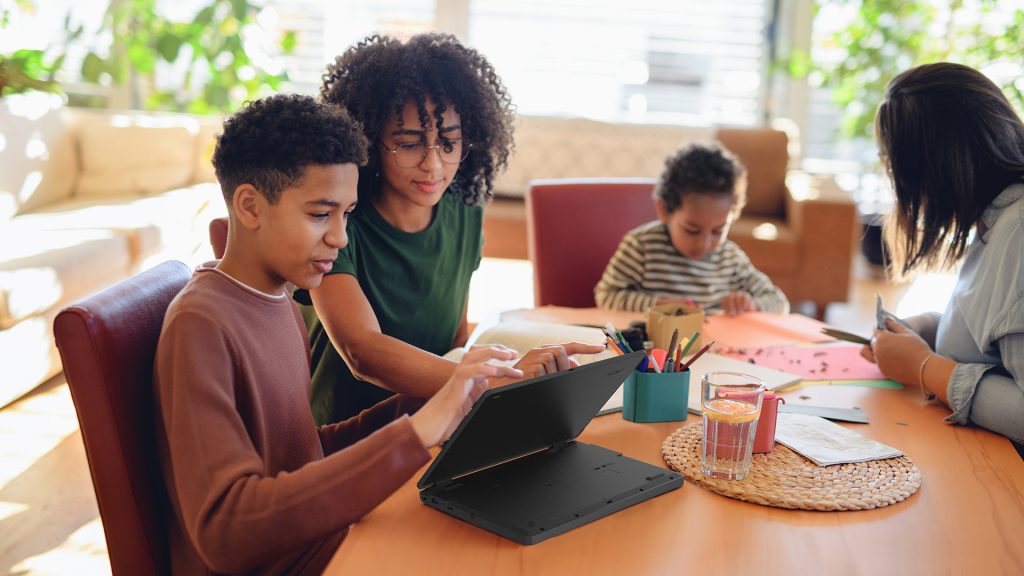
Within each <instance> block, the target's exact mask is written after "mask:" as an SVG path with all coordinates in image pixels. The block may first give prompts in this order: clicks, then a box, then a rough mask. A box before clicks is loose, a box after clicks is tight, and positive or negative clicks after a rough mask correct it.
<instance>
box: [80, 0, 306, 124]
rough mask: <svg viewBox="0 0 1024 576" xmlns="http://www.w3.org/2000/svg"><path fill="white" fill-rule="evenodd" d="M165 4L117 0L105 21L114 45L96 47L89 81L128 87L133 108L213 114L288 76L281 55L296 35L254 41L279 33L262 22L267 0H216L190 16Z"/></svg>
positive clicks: (86, 70) (87, 67)
mask: <svg viewBox="0 0 1024 576" xmlns="http://www.w3.org/2000/svg"><path fill="white" fill-rule="evenodd" d="M157 4H158V2H157V0H111V2H110V6H109V8H108V9H107V12H106V15H105V16H104V20H103V31H105V32H108V33H109V35H104V36H103V37H106V38H108V39H112V40H111V43H110V44H109V45H103V46H98V45H96V46H90V47H89V51H88V54H87V55H86V56H85V58H84V60H83V62H82V68H81V75H82V79H83V80H85V81H86V82H88V83H93V84H97V85H101V86H121V87H127V89H128V90H129V91H130V94H131V102H130V106H131V107H132V108H142V109H148V110H168V111H177V112H191V113H198V114H208V113H218V112H219V113H224V112H230V111H233V110H234V109H235V108H237V106H238V105H239V104H240V103H241V102H243V101H245V100H252V99H255V98H257V97H259V96H260V95H261V92H263V91H265V90H270V91H276V90H278V89H279V88H280V86H281V83H282V82H284V81H286V80H287V79H288V76H287V74H286V73H285V72H284V70H283V66H278V64H279V61H278V60H277V59H276V57H277V56H279V55H280V54H289V53H291V51H292V50H293V49H294V47H295V41H296V36H295V33H294V32H285V33H282V34H280V35H278V36H277V37H276V38H262V40H263V41H262V42H260V41H253V40H254V36H256V35H260V34H262V35H263V36H268V35H271V34H274V33H275V31H272V30H267V29H266V28H265V27H264V26H262V25H261V24H260V23H259V15H260V13H261V11H262V10H264V9H265V6H264V5H263V4H261V3H259V2H255V1H250V0H208V2H207V3H206V4H205V5H203V6H201V7H200V8H199V10H198V11H197V12H196V14H195V16H194V17H193V18H192V19H191V20H189V21H179V20H175V19H172V18H169V17H167V16H164V15H163V14H162V13H161V12H160V11H158V10H157ZM256 40H260V39H256ZM271 52H277V54H274V53H271ZM172 68H173V69H174V70H172ZM182 71H183V72H182ZM162 75H164V76H173V81H171V82H167V81H161V80H166V78H162Z"/></svg>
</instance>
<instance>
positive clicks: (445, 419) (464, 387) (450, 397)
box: [411, 346, 523, 448]
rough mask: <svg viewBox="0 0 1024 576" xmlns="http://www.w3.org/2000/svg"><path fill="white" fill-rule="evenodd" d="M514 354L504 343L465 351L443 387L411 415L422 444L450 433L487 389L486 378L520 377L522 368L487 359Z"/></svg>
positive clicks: (507, 358)
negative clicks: (490, 362)
mask: <svg viewBox="0 0 1024 576" xmlns="http://www.w3.org/2000/svg"><path fill="white" fill-rule="evenodd" d="M515 357H516V352H515V350H512V349H511V348H506V347H504V346H487V347H481V348H474V349H472V350H470V351H469V352H467V353H466V355H465V356H463V357H462V362H460V363H459V365H458V366H456V367H455V373H454V374H452V377H451V378H450V379H449V380H448V382H447V383H446V384H445V385H444V387H443V388H441V389H440V390H439V391H438V392H437V394H434V397H433V398H431V399H430V400H428V401H427V403H426V404H424V405H423V407H422V408H420V410H419V411H418V412H416V414H413V416H412V418H411V419H412V427H413V430H415V431H416V435H417V436H419V438H420V441H421V442H423V445H424V446H426V447H427V448H430V447H431V446H435V445H437V444H438V443H440V442H441V441H442V440H445V439H447V438H448V437H449V436H451V434H452V432H454V431H455V428H456V427H457V426H458V425H459V423H460V422H462V418H463V417H465V416H466V414H468V413H469V410H470V408H472V407H473V403H474V402H476V400H477V398H479V397H480V395H481V394H483V393H484V391H485V390H487V379H488V378H522V377H523V372H522V371H521V370H518V369H516V368H508V367H505V366H495V365H494V364H488V363H487V361H488V360H512V359H514V358H515Z"/></svg>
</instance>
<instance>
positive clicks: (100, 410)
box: [53, 261, 191, 576]
mask: <svg viewBox="0 0 1024 576" xmlns="http://www.w3.org/2000/svg"><path fill="white" fill-rule="evenodd" d="M190 276H191V271H190V270H189V268H188V267H187V266H185V265H184V264H183V263H181V262H176V261H171V262H165V263H163V264H161V265H159V266H157V267H155V268H152V269H150V270H147V271H146V272H143V273H141V274H139V275H137V276H135V277H133V278H129V279H128V280H125V281H123V282H121V283H120V284H117V285H115V286H112V287H111V288H108V289H106V290H104V291H102V292H100V293H98V294H95V295H93V296H90V297H88V298H86V299H84V300H81V301H79V302H78V303H77V304H74V305H71V306H69V307H67V308H65V309H63V310H62V311H61V312H60V314H58V315H57V318H56V320H54V324H53V332H54V336H55V338H56V340H57V348H58V349H59V350H60V357H61V361H62V362H63V363H64V375H65V376H66V377H67V381H68V386H69V387H70V389H71V397H72V399H73V400H74V403H75V410H76V411H77V412H78V423H79V426H80V428H81V430H82V440H83V441H84V443H85V454H86V457H87V458H88V460H89V471H90V472H91V474H92V483H93V488H94V489H95V490H96V501H97V503H98V504H99V510H100V518H101V520H102V521H103V531H104V533H105V534H106V538H107V550H108V554H109V556H110V566H111V569H112V570H113V573H114V574H115V575H118V574H131V575H133V576H134V575H139V574H144V575H151V574H167V573H168V572H169V571H170V560H169V552H168V543H167V534H166V528H165V527H166V522H165V518H166V516H165V515H166V514H170V513H171V512H170V508H169V503H168V497H167V491H166V488H165V486H164V481H163V476H162V475H161V473H160V463H159V460H158V457H157V444H156V431H155V420H154V409H155V407H154V405H153V361H154V358H155V356H156V344H157V340H158V338H159V337H160V329H161V326H162V325H163V320H164V314H165V313H166V312H167V306H168V305H169V304H170V303H171V300H172V299H173V298H174V297H175V296H176V295H177V294H178V292H180V291H181V289H182V288H183V287H184V286H185V284H186V283H187V282H188V280H189V277H190Z"/></svg>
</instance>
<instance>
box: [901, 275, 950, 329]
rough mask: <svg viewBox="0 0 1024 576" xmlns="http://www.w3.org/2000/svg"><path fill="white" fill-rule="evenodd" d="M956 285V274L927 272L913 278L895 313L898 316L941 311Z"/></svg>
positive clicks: (903, 316)
mask: <svg viewBox="0 0 1024 576" xmlns="http://www.w3.org/2000/svg"><path fill="white" fill-rule="evenodd" d="M955 287H956V274H953V273H949V274H928V275H925V276H922V277H920V278H918V279H916V280H914V282H913V284H911V285H910V289H908V290H907V291H906V293H904V294H903V298H902V299H901V300H900V303H899V305H898V306H896V312H895V314H896V315H897V316H899V317H900V318H906V317H907V316H913V315H915V314H922V313H924V312H943V311H944V310H945V309H946V304H947V303H948V302H949V297H950V295H952V294H953V289H954V288H955Z"/></svg>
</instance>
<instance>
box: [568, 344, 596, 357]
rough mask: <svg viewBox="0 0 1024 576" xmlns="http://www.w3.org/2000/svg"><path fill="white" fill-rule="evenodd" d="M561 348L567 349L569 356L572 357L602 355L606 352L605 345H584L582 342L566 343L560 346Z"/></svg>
mask: <svg viewBox="0 0 1024 576" xmlns="http://www.w3.org/2000/svg"><path fill="white" fill-rule="evenodd" d="M560 346H561V347H562V348H564V349H565V353H566V355H567V356H572V355H573V354H600V353H601V352H604V350H605V348H604V344H584V343H582V342H566V343H564V344H560Z"/></svg>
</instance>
